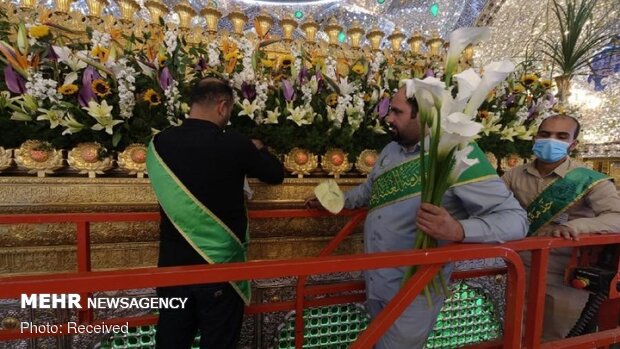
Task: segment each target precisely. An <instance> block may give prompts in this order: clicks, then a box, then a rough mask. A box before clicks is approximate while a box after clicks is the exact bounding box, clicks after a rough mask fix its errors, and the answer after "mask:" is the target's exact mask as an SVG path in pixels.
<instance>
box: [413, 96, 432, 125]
mask: <svg viewBox="0 0 620 349" xmlns="http://www.w3.org/2000/svg"><path fill="white" fill-rule="evenodd" d="M415 99H416V101H417V103H418V114H419V117H420V123H421V124H423V125H432V123H433V116H434V115H436V110H435V103H434V100H433V95H432V94H431V93H430V92H429V91H428V90H425V89H419V90H417V91H416V93H415Z"/></svg>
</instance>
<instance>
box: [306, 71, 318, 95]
mask: <svg viewBox="0 0 620 349" xmlns="http://www.w3.org/2000/svg"><path fill="white" fill-rule="evenodd" d="M308 85H309V86H310V90H311V91H312V94H316V91H318V90H319V82H318V80H317V79H316V75H313V76H312V78H310V81H308Z"/></svg>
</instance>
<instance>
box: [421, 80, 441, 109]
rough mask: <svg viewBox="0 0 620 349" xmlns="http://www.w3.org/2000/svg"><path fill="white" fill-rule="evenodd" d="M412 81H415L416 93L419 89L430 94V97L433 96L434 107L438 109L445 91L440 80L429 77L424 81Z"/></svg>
mask: <svg viewBox="0 0 620 349" xmlns="http://www.w3.org/2000/svg"><path fill="white" fill-rule="evenodd" d="M414 80H415V90H416V92H417V91H419V90H420V89H422V90H426V91H428V92H430V93H431V95H432V96H433V101H434V103H435V107H437V108H438V109H440V108H441V102H442V98H443V92H444V91H445V90H444V83H443V82H441V80H439V79H437V78H435V77H432V76H429V77H427V78H425V79H424V80H420V79H414Z"/></svg>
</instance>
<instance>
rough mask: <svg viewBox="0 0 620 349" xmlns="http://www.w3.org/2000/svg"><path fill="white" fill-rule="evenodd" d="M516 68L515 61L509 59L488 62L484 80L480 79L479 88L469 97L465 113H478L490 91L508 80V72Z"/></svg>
mask: <svg viewBox="0 0 620 349" xmlns="http://www.w3.org/2000/svg"><path fill="white" fill-rule="evenodd" d="M514 69H515V65H514V63H512V62H511V61H509V60H503V61H500V62H492V63H489V64H487V65H486V66H485V67H484V75H483V76H482V80H481V81H480V84H479V85H478V88H476V91H475V92H474V93H473V95H472V96H471V98H470V99H469V102H468V103H467V106H466V107H465V111H464V113H465V114H467V115H470V116H474V115H476V111H477V110H478V107H480V105H481V104H482V102H484V100H485V99H486V98H487V95H488V94H489V92H490V91H491V90H492V89H494V88H495V86H497V85H499V84H500V83H501V82H502V81H504V80H506V77H507V76H508V74H510V73H512V71H513V70H514Z"/></svg>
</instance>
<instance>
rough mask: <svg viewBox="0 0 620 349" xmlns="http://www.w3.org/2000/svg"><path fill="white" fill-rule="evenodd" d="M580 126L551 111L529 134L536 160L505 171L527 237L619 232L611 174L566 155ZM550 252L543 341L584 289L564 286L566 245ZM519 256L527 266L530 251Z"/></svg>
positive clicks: (580, 301)
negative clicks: (521, 211) (522, 215)
mask: <svg viewBox="0 0 620 349" xmlns="http://www.w3.org/2000/svg"><path fill="white" fill-rule="evenodd" d="M580 128H581V127H580V125H579V121H577V119H575V118H573V117H571V116H566V115H553V116H550V117H548V118H547V119H545V120H543V122H542V123H541V124H540V126H539V127H538V133H537V134H536V137H535V139H534V147H533V151H534V155H535V156H536V160H534V161H533V162H530V163H527V164H525V165H521V166H519V167H515V168H514V169H512V170H510V171H509V172H506V173H505V174H504V177H503V179H504V181H505V182H506V184H507V185H508V187H509V188H510V189H511V190H512V191H514V193H515V197H516V198H517V200H519V202H520V203H521V205H522V206H523V207H524V208H526V210H527V213H528V218H529V220H530V227H529V233H528V236H554V237H561V238H564V239H569V240H571V239H573V240H579V234H580V233H588V232H616V233H618V232H620V197H619V196H618V192H617V190H616V187H615V186H614V184H613V182H612V181H611V179H610V178H609V177H607V176H605V175H604V174H602V173H599V172H596V171H593V170H590V169H589V168H587V167H586V165H585V164H583V163H580V162H578V161H575V160H573V159H570V158H569V154H570V152H571V151H573V150H574V149H575V147H576V146H577V136H579V129H580ZM550 253H551V255H550V257H549V266H548V272H547V279H548V282H547V294H546V297H545V318H544V322H543V339H545V340H553V339H560V338H564V337H565V336H566V335H567V334H568V333H569V331H570V330H571V328H572V327H573V325H575V323H576V321H577V319H578V318H579V316H580V314H581V310H582V309H583V307H584V305H585V303H586V300H587V298H588V297H587V296H588V293H587V292H584V291H582V290H578V289H574V288H571V287H568V286H565V285H564V282H563V281H564V269H565V268H566V266H567V265H568V262H569V259H570V255H571V249H570V248H562V249H553V250H551V252H550ZM522 258H523V259H524V261H525V264H526V266H528V267H529V264H530V263H529V262H530V258H529V254H523V255H522ZM528 269H529V268H528Z"/></svg>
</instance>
